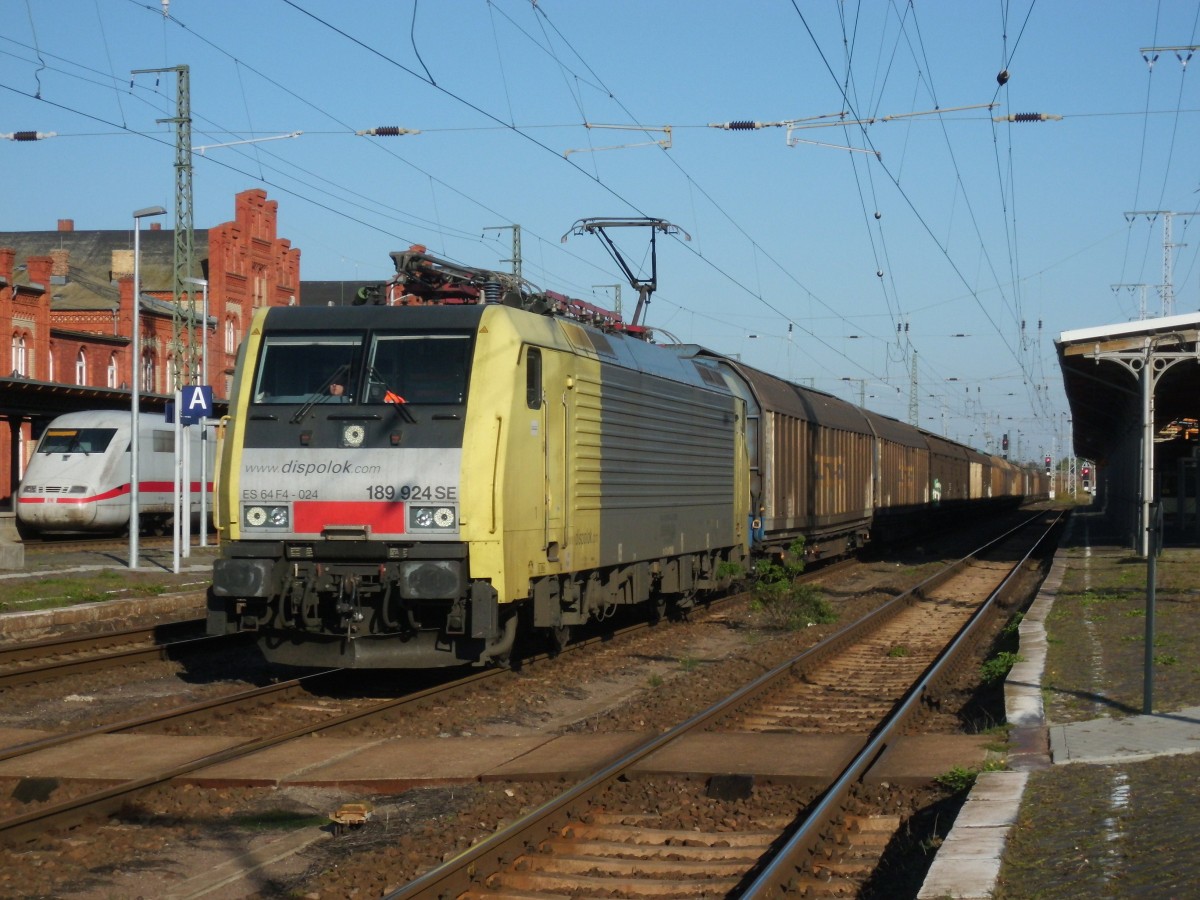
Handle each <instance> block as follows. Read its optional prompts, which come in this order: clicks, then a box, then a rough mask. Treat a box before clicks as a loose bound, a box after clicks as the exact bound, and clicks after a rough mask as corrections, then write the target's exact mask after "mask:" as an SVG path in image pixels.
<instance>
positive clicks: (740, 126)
mask: <svg viewBox="0 0 1200 900" xmlns="http://www.w3.org/2000/svg"><path fill="white" fill-rule="evenodd" d="M725 127H726V128H728V129H729V130H730V131H753V130H754V129H755V128H757V127H758V123H757V122H751V121H750V120H749V119H743V120H741V121H740V122H730V123H729V124H728V125H726V126H725Z"/></svg>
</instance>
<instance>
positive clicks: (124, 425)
mask: <svg viewBox="0 0 1200 900" xmlns="http://www.w3.org/2000/svg"><path fill="white" fill-rule="evenodd" d="M131 419H132V416H131V415H130V414H129V413H128V412H121V411H117V410H108V409H102V410H88V411H82V412H73V413H66V414H65V415H61V416H59V417H58V418H56V419H54V421H52V422H51V423H50V424H49V425H48V426H47V427H46V430H45V431H44V432H43V433H42V436H41V439H40V440H39V441H38V445H37V449H36V450H35V451H34V453H33V457H32V458H31V459H30V460H29V465H28V466H27V467H26V470H25V477H24V478H22V479H21V486H20V489H19V490H18V493H17V510H16V512H17V527H18V528H19V529H20V530H21V532H22V533H23V534H31V535H41V534H90V533H108V534H113V533H117V532H121V531H124V530H126V529H127V528H128V527H129V512H130V494H129V486H130V478H129V469H130V457H131V454H130V450H129V442H130V424H131ZM139 428H140V431H139V433H138V451H139V453H138V468H139V469H140V473H139V474H140V480H139V484H138V519H139V523H140V525H141V527H142V528H144V529H146V530H152V529H154V528H161V527H163V526H165V524H166V523H167V522H169V521H170V519H171V516H172V515H173V514H174V499H173V492H174V467H175V430H174V426H172V425H169V424H167V423H166V422H164V421H163V417H162V416H161V415H157V416H155V415H150V414H143V415H141V416H140V417H139ZM188 434H189V437H190V440H191V453H190V462H191V470H190V475H191V485H190V491H191V498H192V499H191V508H192V515H193V516H199V514H200V486H201V480H202V476H201V463H200V454H201V452H202V451H207V453H208V454H209V461H208V467H207V469H206V470H205V471H206V472H208V473H210V474H211V473H212V471H213V455H214V454H213V448H214V447H215V445H216V442H215V441H211V440H210V441H203V442H202V441H201V439H200V429H199V428H196V427H190V428H189V429H188ZM207 488H208V490H209V500H210V501H211V497H212V483H211V481H209V483H208V486H207ZM206 505H207V506H208V507H209V508H211V502H207V503H206Z"/></svg>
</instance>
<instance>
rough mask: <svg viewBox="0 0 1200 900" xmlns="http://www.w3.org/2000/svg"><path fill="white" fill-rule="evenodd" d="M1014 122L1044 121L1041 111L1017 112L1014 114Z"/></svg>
mask: <svg viewBox="0 0 1200 900" xmlns="http://www.w3.org/2000/svg"><path fill="white" fill-rule="evenodd" d="M1013 121H1014V122H1040V121H1042V114H1041V113H1017V114H1016V115H1015V116H1013Z"/></svg>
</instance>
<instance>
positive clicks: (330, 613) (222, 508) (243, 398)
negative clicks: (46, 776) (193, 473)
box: [208, 247, 1044, 668]
mask: <svg viewBox="0 0 1200 900" xmlns="http://www.w3.org/2000/svg"><path fill="white" fill-rule="evenodd" d="M392 257H393V259H394V261H395V264H396V276H395V277H394V278H393V280H391V281H390V282H389V283H388V284H386V285H383V286H380V287H379V288H378V289H375V290H372V291H365V292H363V296H362V298H361V299H362V300H363V301H364V302H362V303H361V304H360V305H356V306H351V307H340V308H335V309H331V308H306V307H279V308H267V309H262V310H259V312H258V313H257V314H256V316H255V319H254V321H253V324H252V326H251V328H250V329H249V333H248V337H247V339H246V341H245V342H244V343H243V345H242V347H241V349H240V356H239V361H238V365H237V370H236V377H235V386H234V394H233V398H232V401H231V409H230V411H231V416H230V419H229V420H228V421H227V423H226V424H225V427H224V437H223V443H222V451H221V454H220V459H219V462H218V468H219V475H218V491H217V512H216V516H217V528H218V529H219V531H220V532H221V534H222V555H221V557H220V558H219V559H217V560H216V561H215V563H214V570H213V583H212V588H211V591H210V595H209V602H208V631H209V632H210V633H212V634H220V633H231V632H236V631H243V630H248V631H255V632H257V633H258V637H259V644H260V646H261V648H262V650H263V652H264V655H265V656H266V658H267V659H268V660H269V661H272V662H275V663H280V664H287V665H300V666H344V667H362V668H371V667H379V668H393V667H395V668H402V667H437V666H448V665H461V664H486V663H489V662H498V661H503V660H504V659H505V658H506V657H507V656H508V654H509V653H510V651H511V649H512V647H513V643H514V640H515V639H516V637H517V635H518V633H526V632H530V633H540V634H542V635H544V636H545V637H546V638H547V639H549V641H551V642H552V643H553V644H557V645H561V644H562V643H564V642H565V641H566V640H567V639H568V636H569V630H570V629H571V628H572V627H573V626H578V625H582V624H584V623H586V622H588V621H589V620H594V619H603V618H605V617H607V616H609V615H611V614H613V612H614V611H616V610H617V609H619V608H621V607H625V606H629V605H633V604H642V605H644V607H645V609H646V612H647V614H649V615H651V616H663V615H666V614H670V613H671V611H672V610H673V609H674V610H682V609H686V608H687V607H688V606H689V605H690V604H691V603H692V602H694V599H695V598H696V596H697V594H698V593H700V592H706V591H716V590H721V589H724V588H726V587H727V586H728V585H729V584H730V582H731V580H732V579H734V578H735V577H736V575H737V574H738V573H740V572H743V571H745V570H747V569H749V568H750V567H751V566H752V564H753V559H754V558H755V557H756V556H757V555H759V554H766V553H782V552H786V548H788V547H794V546H797V544H796V543H795V542H796V539H797V538H804V541H805V543H804V547H805V553H806V555H807V556H809V557H817V556H829V555H836V554H842V553H845V552H847V551H849V550H852V549H854V548H856V547H861V546H863V545H864V544H866V543H867V542H868V541H870V540H872V539H874V538H877V537H878V536H879V535H880V534H886V533H890V532H896V531H900V530H904V529H909V528H912V527H913V525H914V522H915V521H916V520H918V519H920V520H926V521H928V520H930V519H932V518H934V517H941V518H947V517H950V516H954V515H960V514H963V513H965V512H968V511H971V510H974V509H978V508H985V507H998V506H1001V505H1006V504H1007V505H1015V504H1017V503H1018V502H1019V501H1020V499H1021V498H1022V497H1025V496H1029V495H1031V494H1036V493H1040V492H1042V491H1043V490H1044V485H1040V484H1039V483H1037V480H1036V475H1035V473H1034V472H1033V471H1031V470H1025V469H1022V468H1019V467H1017V466H1015V465H1013V464H1011V463H1009V462H1007V461H1005V460H1002V459H998V458H995V457H989V456H985V455H982V454H980V453H977V452H975V451H973V450H970V449H969V448H966V447H963V446H960V445H958V444H954V443H952V442H950V441H947V440H945V439H943V438H940V437H936V436H934V435H931V434H929V433H927V432H924V431H920V430H918V429H916V428H912V427H910V426H908V425H905V424H903V423H901V422H898V421H896V420H894V419H889V418H887V417H885V416H881V415H878V414H876V413H872V412H868V411H866V410H863V409H858V408H856V407H854V406H852V405H850V404H847V403H845V402H843V401H841V400H838V399H836V398H834V397H832V396H830V395H828V394H824V393H821V392H819V391H815V390H810V389H806V388H803V387H800V386H797V385H794V384H790V383H788V382H786V381H783V380H781V379H779V378H776V377H774V376H772V375H769V374H767V373H765V372H761V371H758V370H755V369H753V368H751V367H749V366H746V365H744V364H742V363H741V362H740V361H738V360H735V359H731V358H729V357H725V356H721V355H720V354H716V353H713V352H710V351H707V350H704V349H702V348H700V347H696V346H663V345H659V344H656V343H653V342H652V341H651V333H650V332H649V331H648V330H647V329H645V328H644V327H638V326H633V325H627V324H625V323H623V322H622V321H621V320H620V319H619V318H618V317H616V316H614V315H612V314H609V313H606V312H605V311H603V310H599V309H597V308H596V307H594V306H591V305H589V304H586V303H583V302H581V301H577V300H572V299H570V298H567V297H565V296H563V295H560V294H556V293H551V292H544V293H533V292H531V291H529V290H527V289H526V287H525V286H524V285H520V284H516V283H514V282H513V280H512V279H511V276H507V275H504V274H502V273H497V272H489V271H485V270H476V269H470V268H465V267H460V266H457V265H454V264H451V263H448V262H445V261H442V260H438V259H436V258H434V257H431V256H429V255H428V254H427V253H425V252H424V248H421V247H414V248H412V249H410V250H408V251H404V252H398V253H393V254H392Z"/></svg>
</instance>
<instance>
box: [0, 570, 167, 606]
mask: <svg viewBox="0 0 1200 900" xmlns="http://www.w3.org/2000/svg"><path fill="white" fill-rule="evenodd" d="M169 589H170V588H169V586H168V585H166V584H164V583H163V582H161V581H146V582H140V583H139V582H133V583H131V582H130V580H129V574H128V573H127V572H123V571H119V570H114V569H105V570H103V571H100V572H95V573H90V574H88V575H87V576H86V577H82V576H71V577H64V576H61V575H55V576H49V577H46V578H31V579H23V580H21V581H15V580H14V581H12V582H10V583H6V584H3V585H0V610H33V609H58V608H60V607H63V606H76V605H77V604H80V603H101V602H103V601H105V600H112V599H114V598H115V597H152V596H158V595H159V594H164V593H166V592H167V591H168V590H169Z"/></svg>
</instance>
